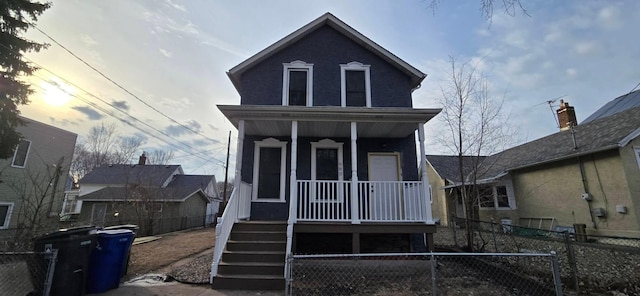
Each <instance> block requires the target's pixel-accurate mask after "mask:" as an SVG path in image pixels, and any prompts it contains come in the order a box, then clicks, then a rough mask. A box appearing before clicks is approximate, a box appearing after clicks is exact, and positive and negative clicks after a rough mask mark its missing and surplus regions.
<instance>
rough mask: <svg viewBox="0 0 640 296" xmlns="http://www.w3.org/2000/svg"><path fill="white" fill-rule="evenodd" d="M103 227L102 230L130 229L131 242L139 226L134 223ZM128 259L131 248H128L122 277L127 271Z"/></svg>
mask: <svg viewBox="0 0 640 296" xmlns="http://www.w3.org/2000/svg"><path fill="white" fill-rule="evenodd" d="M103 229H104V230H118V229H125V230H131V231H133V238H132V239H131V242H133V240H135V239H136V233H137V232H138V229H140V227H138V225H135V224H123V225H115V226H108V227H105V228H103ZM129 259H131V248H129V251H128V252H127V262H126V263H125V265H124V272H123V273H122V276H123V277H124V276H125V275H126V274H127V272H128V271H129Z"/></svg>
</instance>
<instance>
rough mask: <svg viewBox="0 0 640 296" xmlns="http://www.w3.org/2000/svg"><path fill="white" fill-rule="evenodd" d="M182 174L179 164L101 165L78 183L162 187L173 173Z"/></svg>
mask: <svg viewBox="0 0 640 296" xmlns="http://www.w3.org/2000/svg"><path fill="white" fill-rule="evenodd" d="M176 173H179V174H182V173H183V172H182V167H181V166H179V165H126V164H113V165H103V166H100V167H98V168H95V169H93V170H92V171H91V172H89V173H88V174H86V175H85V176H84V177H82V179H80V181H79V182H78V183H79V184H141V185H144V186H154V187H162V186H163V185H164V184H165V182H167V180H168V179H169V178H171V176H173V175H174V174H176Z"/></svg>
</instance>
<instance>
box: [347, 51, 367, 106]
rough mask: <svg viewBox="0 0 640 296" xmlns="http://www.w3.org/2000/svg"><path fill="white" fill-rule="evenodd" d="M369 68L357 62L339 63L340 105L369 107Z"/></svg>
mask: <svg viewBox="0 0 640 296" xmlns="http://www.w3.org/2000/svg"><path fill="white" fill-rule="evenodd" d="M370 68H371V66H369V65H364V64H362V63H359V62H351V63H348V64H342V65H340V81H341V83H340V85H341V86H340V97H341V105H342V107H371V74H370Z"/></svg>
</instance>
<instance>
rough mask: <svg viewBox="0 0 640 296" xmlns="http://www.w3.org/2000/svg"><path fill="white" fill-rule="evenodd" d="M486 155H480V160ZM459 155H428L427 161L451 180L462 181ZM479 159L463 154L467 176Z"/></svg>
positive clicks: (440, 173)
mask: <svg viewBox="0 0 640 296" xmlns="http://www.w3.org/2000/svg"><path fill="white" fill-rule="evenodd" d="M483 158H484V156H481V157H480V161H481V160H482V159H483ZM458 159H459V158H458V156H450V155H427V161H428V162H429V164H431V166H432V167H433V168H434V169H435V171H436V172H438V175H440V177H442V178H443V179H445V180H447V181H449V182H460V171H459V168H458V166H459V164H458ZM475 160H478V157H476V156H463V157H462V165H463V172H464V175H465V177H466V176H467V175H469V174H470V173H471V172H472V171H473V168H474V161H475Z"/></svg>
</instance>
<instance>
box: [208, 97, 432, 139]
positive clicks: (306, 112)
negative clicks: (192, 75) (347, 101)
mask: <svg viewBox="0 0 640 296" xmlns="http://www.w3.org/2000/svg"><path fill="white" fill-rule="evenodd" d="M218 109H220V111H222V113H223V114H224V115H225V116H226V117H227V118H228V119H229V121H231V123H232V124H233V125H234V126H235V127H236V128H237V127H238V122H239V121H240V120H245V133H246V134H249V135H260V136H289V135H291V122H292V121H298V135H299V136H308V137H349V136H350V132H351V127H350V123H351V122H357V123H358V124H357V129H358V130H357V132H358V137H363V138H372V137H385V138H395V137H398V138H399V137H406V136H408V135H410V134H412V133H413V132H415V130H416V129H417V128H418V124H421V123H422V124H423V123H426V122H427V121H429V120H431V119H432V118H433V117H434V116H436V115H437V114H438V113H440V111H441V109H436V108H433V109H415V108H402V107H374V108H366V107H340V106H313V107H306V106H278V105H218Z"/></svg>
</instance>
